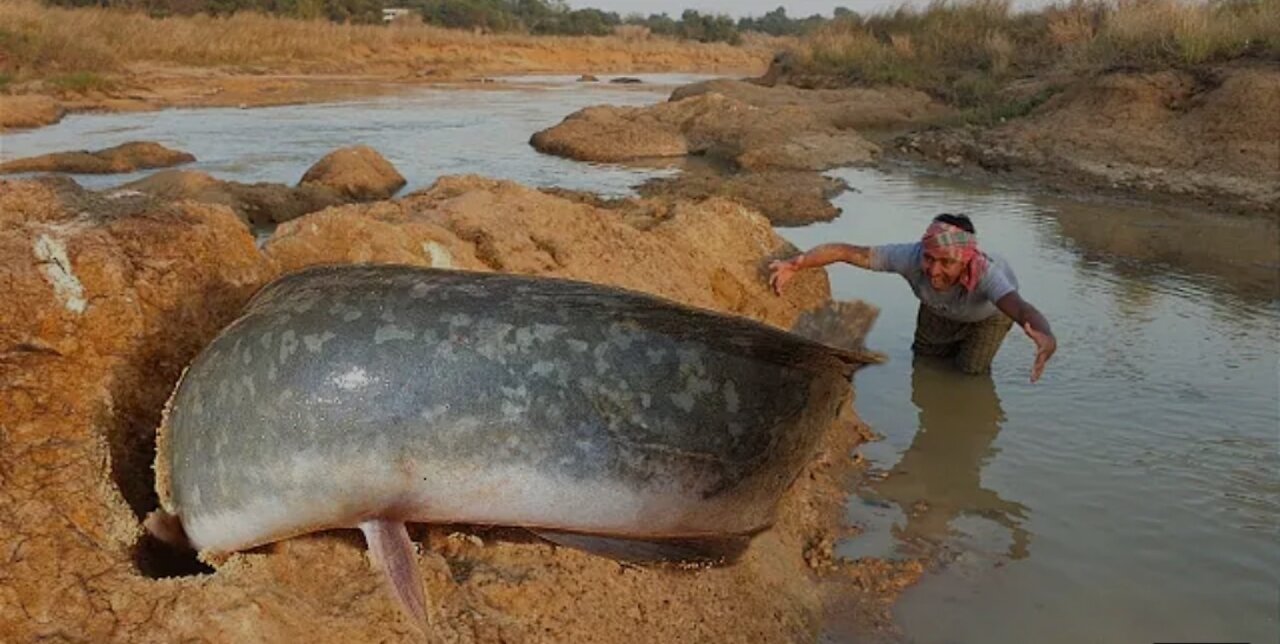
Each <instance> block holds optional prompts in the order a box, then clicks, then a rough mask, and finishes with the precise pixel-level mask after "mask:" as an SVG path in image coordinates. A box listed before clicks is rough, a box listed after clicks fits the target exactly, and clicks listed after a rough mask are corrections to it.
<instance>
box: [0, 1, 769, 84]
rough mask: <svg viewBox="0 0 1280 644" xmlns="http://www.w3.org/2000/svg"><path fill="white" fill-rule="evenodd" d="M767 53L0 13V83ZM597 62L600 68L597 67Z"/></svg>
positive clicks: (699, 63) (665, 64) (239, 18)
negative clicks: (172, 70) (143, 67)
mask: <svg viewBox="0 0 1280 644" xmlns="http://www.w3.org/2000/svg"><path fill="white" fill-rule="evenodd" d="M771 53H772V52H771V48H769V47H762V46H761V45H760V44H756V45H755V46H754V47H749V48H735V47H730V46H728V45H724V44H702V43H691V42H683V41H677V40H673V39H667V38H662V37H659V36H654V35H651V34H639V33H627V34H624V35H623V36H603V37H565V36H560V37H556V36H529V35H519V34H510V35H482V34H475V33H472V32H469V31H456V30H448V29H441V28H438V27H432V26H430V25H424V24H421V23H420V22H418V23H413V22H407V23H405V24H400V25H393V26H383V25H344V24H336V23H333V22H329V21H327V20H302V19H295V18H284V17H275V16H266V15H262V14H255V13H250V12H240V13H236V14H234V15H232V16H229V17H221V18H217V17H210V16H204V15H198V16H191V17H169V18H152V17H149V16H147V15H146V14H143V13H138V12H128V11H123V10H118V9H103V8H80V9H63V8H58V7H47V6H44V5H42V4H39V3H38V2H36V1H35V0H3V2H0V72H2V73H7V74H10V75H12V76H13V77H14V78H15V79H24V80H25V79H32V78H44V79H50V78H52V77H57V76H60V75H64V74H69V73H72V72H95V73H100V74H101V73H116V72H121V71H123V70H125V69H126V68H128V67H129V66H131V65H135V64H140V63H142V64H157V65H161V66H188V67H218V66H223V67H226V66H243V65H252V66H255V67H266V68H270V69H279V70H290V71H329V72H339V73H341V72H346V73H361V72H365V71H368V70H370V69H387V68H399V69H400V70H402V71H403V70H404V69H405V68H408V69H415V70H417V69H423V68H426V67H431V68H442V69H443V71H449V70H454V69H464V70H465V71H467V72H489V71H592V70H593V69H595V70H600V69H601V68H602V67H605V66H609V65H612V66H613V67H615V68H631V69H655V70H662V69H682V68H683V69H690V70H692V69H715V68H724V69H738V70H744V69H750V68H758V67H760V66H762V63H763V61H767V60H768V57H769V55H770V54H771ZM598 61H605V62H604V64H603V65H602V64H600V63H599V62H598Z"/></svg>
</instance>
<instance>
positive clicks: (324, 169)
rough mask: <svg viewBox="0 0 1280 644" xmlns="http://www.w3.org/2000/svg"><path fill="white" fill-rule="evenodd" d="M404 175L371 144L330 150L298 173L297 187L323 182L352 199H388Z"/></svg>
mask: <svg viewBox="0 0 1280 644" xmlns="http://www.w3.org/2000/svg"><path fill="white" fill-rule="evenodd" d="M404 185H405V179H404V177H403V176H401V175H400V173H399V172H398V171H397V170H396V169H395V166H393V165H391V163H390V162H388V161H387V160H386V159H384V158H383V157H382V155H381V154H378V152H377V151H376V150H374V149H373V148H371V147H368V146H364V145H359V146H355V147H349V148H342V149H340V150H334V151H333V152H330V153H329V154H327V155H325V157H324V158H323V159H320V160H319V161H317V162H316V164H315V165H313V166H311V168H310V169H308V170H307V172H306V174H304V175H303V176H302V180H301V181H300V182H298V186H299V187H305V186H323V187H326V188H330V189H332V190H334V191H336V192H337V193H338V194H340V195H342V196H344V197H346V198H347V199H350V200H353V201H373V200H377V199H388V198H390V197H391V195H394V194H395V193H396V191H398V190H400V189H401V188H403V187H404Z"/></svg>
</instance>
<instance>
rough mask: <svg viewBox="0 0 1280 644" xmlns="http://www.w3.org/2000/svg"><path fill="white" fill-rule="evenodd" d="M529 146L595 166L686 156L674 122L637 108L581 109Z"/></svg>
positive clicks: (685, 143) (538, 135) (686, 147)
mask: <svg viewBox="0 0 1280 644" xmlns="http://www.w3.org/2000/svg"><path fill="white" fill-rule="evenodd" d="M529 143H530V144H531V145H532V146H533V147H534V148H535V149H537V150H538V151H539V152H545V153H547V154H554V155H556V156H562V157H568V158H570V159H577V160H579V161H594V162H598V163H616V162H618V161H631V160H635V159H653V158H660V157H681V156H684V155H686V154H689V143H688V141H687V140H685V138H684V135H683V134H682V133H681V132H680V128H679V124H678V122H676V121H675V119H672V118H669V117H668V115H667V114H665V113H664V114H658V113H650V112H648V111H646V110H645V109H644V108H637V107H613V106H600V107H588V108H584V109H581V110H578V111H577V112H574V113H573V114H570V115H569V116H567V117H565V119H564V121H562V122H561V123H560V124H559V125H557V126H555V127H552V128H548V129H545V130H542V131H540V132H536V133H534V135H533V137H532V138H530V139H529Z"/></svg>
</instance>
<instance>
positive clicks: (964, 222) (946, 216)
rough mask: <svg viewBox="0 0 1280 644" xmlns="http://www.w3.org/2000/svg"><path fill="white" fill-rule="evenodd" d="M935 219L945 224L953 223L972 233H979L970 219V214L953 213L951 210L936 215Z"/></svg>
mask: <svg viewBox="0 0 1280 644" xmlns="http://www.w3.org/2000/svg"><path fill="white" fill-rule="evenodd" d="M933 220H934V221H940V222H942V223H944V224H951V225H952V226H958V227H960V229H961V230H963V231H965V232H967V233H969V234H970V235H976V234H978V231H977V230H974V228H973V222H972V221H970V220H969V215H953V214H951V213H949V212H944V213H942V214H941V215H938V216H937V217H934V218H933Z"/></svg>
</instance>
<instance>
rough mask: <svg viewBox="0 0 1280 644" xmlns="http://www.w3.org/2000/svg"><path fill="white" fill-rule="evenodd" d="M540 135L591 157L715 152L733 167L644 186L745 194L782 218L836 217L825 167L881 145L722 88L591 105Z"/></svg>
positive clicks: (808, 114)
mask: <svg viewBox="0 0 1280 644" xmlns="http://www.w3.org/2000/svg"><path fill="white" fill-rule="evenodd" d="M530 143H531V144H532V145H533V146H534V147H535V148H537V149H538V150H540V151H542V152H546V153H549V154H556V155H560V156H566V157H569V158H573V159H579V160H583V161H596V162H620V161H635V160H643V159H652V158H657V157H683V156H699V157H703V158H706V159H710V160H711V165H712V166H717V167H720V168H724V170H723V171H720V172H719V173H714V172H706V171H701V172H699V173H698V174H696V175H693V176H686V177H680V178H677V179H673V180H657V181H653V182H650V184H648V185H647V186H646V187H645V188H644V189H643V192H644V193H645V194H648V195H653V194H658V193H673V194H676V195H679V196H692V197H708V196H713V195H714V196H721V197H726V198H730V199H735V200H738V201H739V202H740V203H743V204H746V205H749V206H751V207H754V208H758V209H760V211H761V212H763V213H764V214H766V215H767V216H768V217H769V219H770V220H772V221H773V222H774V223H775V224H778V225H797V224H800V223H808V222H811V221H815V220H825V219H830V218H832V217H834V216H835V213H836V212H837V211H836V210H835V209H834V208H833V207H832V206H831V205H830V204H829V203H826V199H827V198H829V197H830V196H832V195H834V194H835V193H837V192H839V190H838V189H837V188H839V187H840V185H841V184H839V183H837V182H834V181H832V180H829V179H826V178H824V177H821V176H820V175H818V174H817V171H820V170H825V169H828V168H834V167H840V166H849V165H858V164H864V163H869V162H870V161H872V160H873V159H874V158H875V157H876V155H877V153H878V152H879V148H878V147H877V146H876V145H875V144H873V143H871V142H870V141H867V140H866V139H865V138H863V137H862V136H861V135H859V134H858V133H857V132H855V131H853V130H849V129H840V128H838V127H835V126H834V125H832V124H831V123H830V122H827V121H824V120H823V117H822V116H820V115H818V114H817V113H815V112H814V111H812V110H810V109H809V108H808V107H805V106H800V105H787V104H777V105H769V106H766V107H758V106H755V105H752V104H749V103H746V102H744V101H741V100H738V99H736V98H731V97H727V96H724V95H723V94H719V93H714V92H710V93H698V94H693V95H690V96H689V97H687V98H683V99H680V100H672V101H669V102H666V103H660V104H658V105H654V106H650V107H645V108H633V107H589V108H586V109H584V110H581V111H579V112H576V113H574V114H572V115H570V116H569V117H568V118H566V119H565V120H564V121H563V122H561V123H560V124H559V125H556V126H555V127H552V128H549V129H546V130H543V131H541V132H538V133H536V134H534V135H533V137H532V139H530ZM804 173H807V174H808V176H803V174H804ZM779 180H783V181H779Z"/></svg>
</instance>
